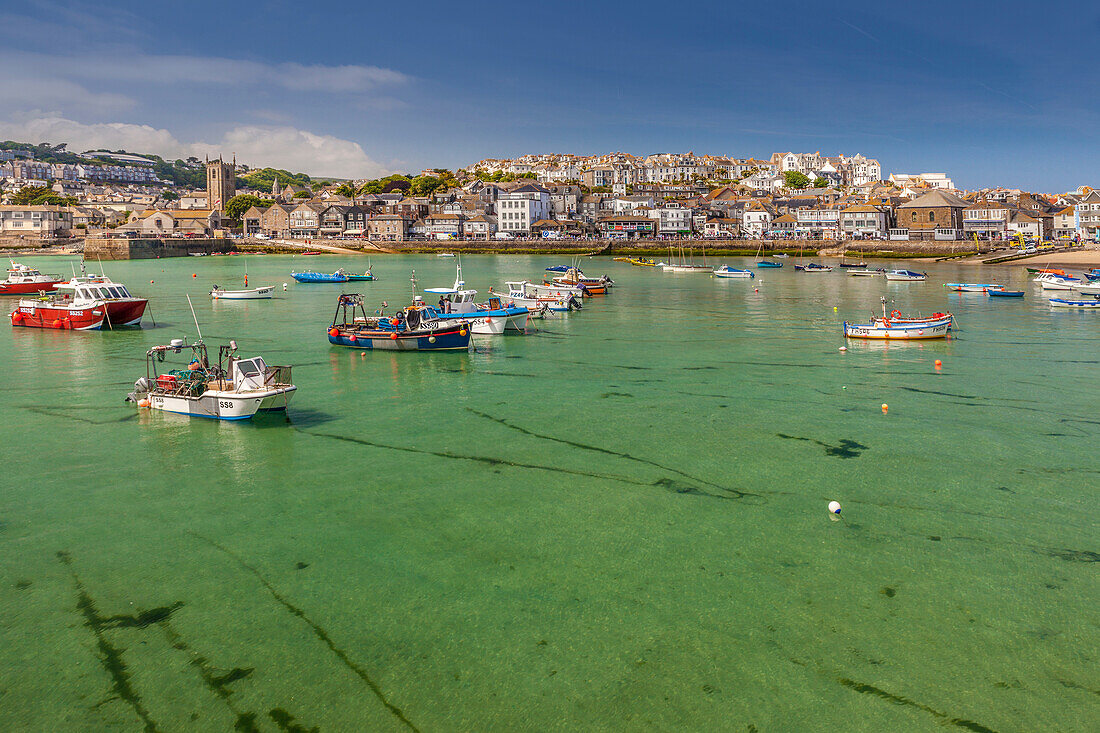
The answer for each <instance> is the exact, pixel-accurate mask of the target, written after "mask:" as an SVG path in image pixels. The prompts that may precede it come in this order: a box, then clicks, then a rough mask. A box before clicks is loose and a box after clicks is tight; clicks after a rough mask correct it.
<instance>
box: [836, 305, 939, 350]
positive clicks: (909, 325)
mask: <svg viewBox="0 0 1100 733" xmlns="http://www.w3.org/2000/svg"><path fill="white" fill-rule="evenodd" d="M953 320H954V317H953V316H952V315H951V314H950V313H935V314H933V315H932V316H931V317H928V318H923V317H913V316H903V315H902V314H901V312H900V311H897V310H895V311H891V312H890V313H889V314H887V313H886V299H885V298H883V299H882V317H881V318H880V317H878V316H874V317H872V318H871V319H870V320H869V321H868V322H867V323H848V322H847V321H845V322H844V335H845V337H847V338H864V339H888V340H893V341H913V340H920V339H936V338H944V337H945V336H946V335H947V332H948V331H949V330H950V329H951V324H952V321H953Z"/></svg>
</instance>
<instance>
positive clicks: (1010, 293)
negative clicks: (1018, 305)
mask: <svg viewBox="0 0 1100 733" xmlns="http://www.w3.org/2000/svg"><path fill="white" fill-rule="evenodd" d="M985 294H986V295H991V296H993V297H994V298H1022V297H1024V291H1023V290H987V291H985Z"/></svg>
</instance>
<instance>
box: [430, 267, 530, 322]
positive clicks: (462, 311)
mask: <svg viewBox="0 0 1100 733" xmlns="http://www.w3.org/2000/svg"><path fill="white" fill-rule="evenodd" d="M424 292H425V293H431V294H432V295H438V296H439V308H438V309H436V313H437V315H438V317H439V319H440V320H442V321H450V320H456V319H457V320H467V321H469V323H470V329H471V330H472V331H473V332H474V333H476V334H487V335H499V334H502V333H504V332H505V331H515V332H517V333H526V332H527V321H528V319H529V318H530V316H531V311H530V309H529V308H527V306H519V305H516V304H515V303H513V302H505V301H503V300H501V297H500V296H499V295H492V296H490V297H489V299H488V300H487V301H486V302H485V303H477V302H475V300H474V296H475V295H477V291H476V290H471V289H469V288H467V287H466V282H465V281H464V280H463V279H462V265H458V267H457V271H456V273H455V282H454V285H453V286H452V287H449V288H426V289H425V290H424ZM422 302H423V301H422V300H420V298H419V296H416V297H414V298H413V303H414V305H415V304H418V303H422Z"/></svg>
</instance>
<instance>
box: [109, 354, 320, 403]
mask: <svg viewBox="0 0 1100 733" xmlns="http://www.w3.org/2000/svg"><path fill="white" fill-rule="evenodd" d="M184 349H190V350H191V357H190V360H189V361H188V363H187V366H186V368H183V369H176V370H171V371H168V372H166V373H164V374H159V373H158V369H157V364H158V363H161V362H163V361H164V359H165V357H166V356H167V355H168V354H173V353H174V354H179V353H181V352H182V351H183V350H184ZM236 352H237V342H236V341H230V342H229V344H227V345H225V346H222V347H221V348H220V349H219V350H218V363H217V365H214V364H211V363H210V360H209V357H208V356H207V353H206V345H205V344H204V343H203V342H202V340H201V339H199V340H198V341H195V342H194V343H191V344H188V343H186V342H185V341H184V340H183V339H173V340H172V342H171V343H169V344H168V345H165V346H154V347H153V348H151V349H149V351H148V352H146V365H147V366H146V375H145V376H144V377H142V378H140V379H138V380H137V381H136V382H134V391H133V392H131V393H130V394H129V395H127V397H126V400H127V401H128V402H134V403H136V404H137V405H138V407H145V408H149V409H152V410H162V411H164V412H174V413H177V414H180V415H188V416H191V417H206V418H213V419H216V420H248V419H249V418H251V417H253V416H254V415H255V414H256V413H257V412H260V411H269V410H270V411H281V410H286V408H287V406H288V405H289V404H290V400H291V398H292V397H293V396H294V392H295V391H297V389H298V388H297V387H296V386H294V383H293V382H292V381H291V376H290V370H291V368H290V367H289V366H270V365H268V364H267V363H266V362H264V360H263V358H262V357H259V356H255V357H251V358H248V359H241V358H239V357H237V356H235V354H236Z"/></svg>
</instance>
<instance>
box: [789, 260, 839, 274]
mask: <svg viewBox="0 0 1100 733" xmlns="http://www.w3.org/2000/svg"><path fill="white" fill-rule="evenodd" d="M794 269H796V270H798V271H799V272H832V271H833V268H832V267H829V266H828V265H820V264H818V263H816V262H807V263H806V264H805V265H795V266H794Z"/></svg>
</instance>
